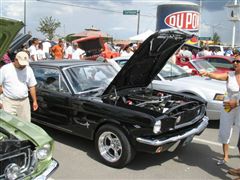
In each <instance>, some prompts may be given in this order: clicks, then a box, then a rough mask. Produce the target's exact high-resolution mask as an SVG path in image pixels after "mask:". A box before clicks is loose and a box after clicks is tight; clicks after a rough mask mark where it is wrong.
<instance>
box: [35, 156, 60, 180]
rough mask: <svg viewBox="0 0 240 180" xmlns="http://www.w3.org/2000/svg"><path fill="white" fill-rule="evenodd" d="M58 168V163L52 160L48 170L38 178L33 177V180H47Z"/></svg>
mask: <svg viewBox="0 0 240 180" xmlns="http://www.w3.org/2000/svg"><path fill="white" fill-rule="evenodd" d="M57 168H58V162H57V161H56V160H54V159H53V160H52V162H51V163H50V165H49V166H48V168H47V169H46V170H45V171H44V172H43V173H42V174H41V175H39V176H37V177H35V178H34V179H33V180H47V178H48V177H49V176H50V175H51V174H52V173H53V172H54V171H55V170H56V169H57Z"/></svg>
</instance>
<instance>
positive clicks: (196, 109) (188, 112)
mask: <svg viewBox="0 0 240 180" xmlns="http://www.w3.org/2000/svg"><path fill="white" fill-rule="evenodd" d="M204 113H205V106H203V105H200V106H192V107H185V108H183V109H182V110H181V111H179V112H178V113H176V114H175V115H174V117H175V118H176V122H175V129H178V128H182V127H185V126H189V125H191V124H194V123H195V122H197V121H198V120H199V119H200V118H201V117H202V116H204Z"/></svg>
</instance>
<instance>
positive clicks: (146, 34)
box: [129, 29, 154, 41]
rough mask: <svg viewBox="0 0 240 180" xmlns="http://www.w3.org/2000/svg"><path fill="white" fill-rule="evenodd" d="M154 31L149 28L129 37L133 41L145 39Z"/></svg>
mask: <svg viewBox="0 0 240 180" xmlns="http://www.w3.org/2000/svg"><path fill="white" fill-rule="evenodd" d="M153 33H154V31H152V30H150V29H148V30H147V31H145V32H143V33H141V34H138V35H136V36H132V37H130V38H129V39H130V40H131V41H144V40H145V39H147V38H148V37H149V36H151V35H152V34H153Z"/></svg>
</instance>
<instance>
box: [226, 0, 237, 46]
mask: <svg viewBox="0 0 240 180" xmlns="http://www.w3.org/2000/svg"><path fill="white" fill-rule="evenodd" d="M226 7H227V8H229V10H230V19H229V20H230V21H232V22H233V33H232V48H234V44H235V33H236V23H237V22H238V21H240V4H239V1H238V0H234V2H231V1H229V2H228V3H227V4H226Z"/></svg>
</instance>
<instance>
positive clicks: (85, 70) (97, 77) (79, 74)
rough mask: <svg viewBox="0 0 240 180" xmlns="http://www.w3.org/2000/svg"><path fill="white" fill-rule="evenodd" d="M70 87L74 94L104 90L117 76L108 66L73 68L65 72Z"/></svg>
mask: <svg viewBox="0 0 240 180" xmlns="http://www.w3.org/2000/svg"><path fill="white" fill-rule="evenodd" d="M65 73H66V75H67V78H68V80H69V83H70V85H71V87H72V88H73V90H74V92H75V93H76V94H78V93H81V92H84V91H92V90H97V91H99V90H100V89H102V90H104V89H106V87H107V86H108V85H109V84H110V82H111V81H112V79H113V78H114V77H115V75H116V74H117V71H116V70H115V69H114V68H113V67H112V66H111V65H108V64H106V65H105V64H103V65H87V66H74V67H70V68H68V69H66V70H65Z"/></svg>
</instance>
